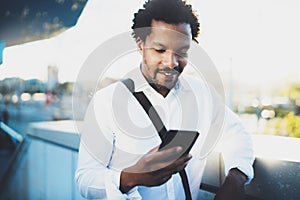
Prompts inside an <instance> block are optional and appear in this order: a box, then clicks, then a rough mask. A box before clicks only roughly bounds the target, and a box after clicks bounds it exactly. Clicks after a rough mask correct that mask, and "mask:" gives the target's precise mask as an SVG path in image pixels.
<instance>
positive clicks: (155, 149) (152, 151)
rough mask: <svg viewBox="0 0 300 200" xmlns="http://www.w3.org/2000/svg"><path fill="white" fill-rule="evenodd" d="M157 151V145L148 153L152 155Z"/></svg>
mask: <svg viewBox="0 0 300 200" xmlns="http://www.w3.org/2000/svg"><path fill="white" fill-rule="evenodd" d="M158 149H159V145H158V146H156V147H154V148H153V149H151V150H150V151H148V153H154V152H157V151H158Z"/></svg>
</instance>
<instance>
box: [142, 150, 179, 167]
mask: <svg viewBox="0 0 300 200" xmlns="http://www.w3.org/2000/svg"><path fill="white" fill-rule="evenodd" d="M181 152H182V147H180V146H178V147H172V148H169V149H166V150H162V151H157V152H153V153H151V154H149V155H147V156H146V158H145V159H146V161H147V162H149V163H169V162H171V161H175V160H176V159H178V158H179V157H180V153H181Z"/></svg>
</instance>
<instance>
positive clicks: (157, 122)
mask: <svg viewBox="0 0 300 200" xmlns="http://www.w3.org/2000/svg"><path fill="white" fill-rule="evenodd" d="M122 82H123V83H124V85H125V86H126V87H127V88H128V90H129V91H130V92H131V93H132V94H133V96H134V97H135V98H136V99H137V100H138V102H139V103H140V104H141V106H142V107H143V109H144V110H145V112H146V113H147V115H148V116H149V118H150V120H151V121H152V123H153V125H154V127H155V129H156V131H157V132H158V134H159V137H160V139H163V138H164V136H165V134H166V133H167V132H168V131H167V129H166V127H165V125H164V124H163V122H162V121H161V118H160V117H159V115H158V113H157V112H156V110H155V109H154V107H153V106H152V104H151V102H150V101H149V99H148V98H147V97H146V95H145V94H144V93H143V92H134V90H135V88H134V82H133V80H132V79H125V80H122Z"/></svg>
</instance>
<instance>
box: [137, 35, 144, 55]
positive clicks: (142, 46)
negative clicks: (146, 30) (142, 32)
mask: <svg viewBox="0 0 300 200" xmlns="http://www.w3.org/2000/svg"><path fill="white" fill-rule="evenodd" d="M136 44H137V47H138V50H139V52H140V54H142V53H143V48H144V42H143V41H142V40H141V39H140V38H138V39H137V40H136Z"/></svg>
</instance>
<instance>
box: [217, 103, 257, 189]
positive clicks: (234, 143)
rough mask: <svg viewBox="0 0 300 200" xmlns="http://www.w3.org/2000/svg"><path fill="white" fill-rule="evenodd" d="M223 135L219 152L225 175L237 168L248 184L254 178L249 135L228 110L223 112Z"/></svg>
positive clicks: (236, 117)
mask: <svg viewBox="0 0 300 200" xmlns="http://www.w3.org/2000/svg"><path fill="white" fill-rule="evenodd" d="M223 130H224V133H223V135H222V137H221V141H220V150H221V152H222V157H223V160H224V165H225V175H227V174H228V172H229V170H230V169H232V168H238V169H239V170H240V171H242V172H243V173H244V174H245V175H246V176H247V182H246V183H249V182H250V181H251V180H252V179H253V177H254V171H253V162H254V153H253V145H252V137H251V134H250V133H249V132H248V131H247V130H246V129H245V127H244V126H243V123H242V122H241V121H240V119H239V117H238V116H237V115H236V114H235V113H233V112H232V111H231V110H230V109H229V108H226V111H225V122H224V129H223Z"/></svg>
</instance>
